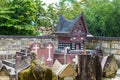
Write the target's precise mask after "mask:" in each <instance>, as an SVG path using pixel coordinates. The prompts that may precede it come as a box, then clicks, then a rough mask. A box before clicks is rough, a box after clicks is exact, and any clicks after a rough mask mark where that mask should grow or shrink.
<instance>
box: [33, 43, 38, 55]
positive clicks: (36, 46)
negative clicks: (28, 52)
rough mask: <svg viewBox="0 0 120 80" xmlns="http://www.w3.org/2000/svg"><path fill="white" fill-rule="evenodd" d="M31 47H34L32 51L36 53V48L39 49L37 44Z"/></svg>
mask: <svg viewBox="0 0 120 80" xmlns="http://www.w3.org/2000/svg"><path fill="white" fill-rule="evenodd" d="M33 49H34V52H35V53H36V54H37V50H38V49H39V47H38V45H37V44H35V46H34V47H33Z"/></svg>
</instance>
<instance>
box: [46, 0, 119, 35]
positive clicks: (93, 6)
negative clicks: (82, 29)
mask: <svg viewBox="0 0 120 80" xmlns="http://www.w3.org/2000/svg"><path fill="white" fill-rule="evenodd" d="M119 2H120V0H112V1H111V0H81V2H77V1H73V0H69V1H68V0H61V1H60V3H59V4H51V5H49V6H48V12H47V13H48V14H49V17H50V18H51V19H52V20H53V22H54V23H53V24H52V25H56V23H57V21H56V20H58V17H59V16H60V14H63V15H64V16H65V17H66V18H67V19H73V18H76V17H78V16H79V14H80V13H81V12H84V14H85V19H86V23H87V26H88V30H89V32H90V33H91V34H93V35H94V36H109V37H110V36H111V37H120V33H119V32H120V27H119V25H120V9H119V8H120V3H119Z"/></svg>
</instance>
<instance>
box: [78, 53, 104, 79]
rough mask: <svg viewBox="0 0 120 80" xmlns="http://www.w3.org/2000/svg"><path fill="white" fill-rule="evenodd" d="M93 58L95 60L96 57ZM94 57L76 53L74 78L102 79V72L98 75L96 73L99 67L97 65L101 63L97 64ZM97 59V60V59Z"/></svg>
mask: <svg viewBox="0 0 120 80" xmlns="http://www.w3.org/2000/svg"><path fill="white" fill-rule="evenodd" d="M94 58H95V60H96V57H94ZM94 58H93V57H92V56H91V55H78V76H77V77H76V80H102V79H101V76H102V75H101V74H102V72H100V74H98V75H97V74H96V73H97V70H99V67H98V68H97V66H101V65H100V63H98V64H99V65H97V64H96V63H97V62H95V61H94ZM97 58H98V57H97ZM97 61H98V62H99V60H97ZM96 68H97V69H96ZM100 70H101V67H100ZM99 76H100V78H99Z"/></svg>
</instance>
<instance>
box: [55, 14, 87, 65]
mask: <svg viewBox="0 0 120 80" xmlns="http://www.w3.org/2000/svg"><path fill="white" fill-rule="evenodd" d="M87 34H88V30H87V26H86V22H85V19H84V15H83V13H81V14H80V15H79V16H78V17H77V18H76V19H73V20H66V19H65V18H64V17H63V16H62V15H61V16H60V18H59V22H58V25H57V26H56V32H55V35H56V36H57V38H58V49H57V50H55V54H54V58H55V59H58V60H59V61H60V62H61V63H65V64H66V63H69V62H70V63H73V64H74V63H75V61H76V59H77V55H76V54H75V53H80V52H81V49H83V45H84V42H85V40H86V36H87Z"/></svg>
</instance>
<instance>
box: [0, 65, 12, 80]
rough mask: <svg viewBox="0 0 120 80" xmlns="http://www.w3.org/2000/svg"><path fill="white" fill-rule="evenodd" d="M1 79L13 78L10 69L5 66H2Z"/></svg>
mask: <svg viewBox="0 0 120 80" xmlns="http://www.w3.org/2000/svg"><path fill="white" fill-rule="evenodd" d="M0 80H12V78H11V76H10V74H9V73H8V70H7V68H6V67H5V66H2V68H1V70H0Z"/></svg>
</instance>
